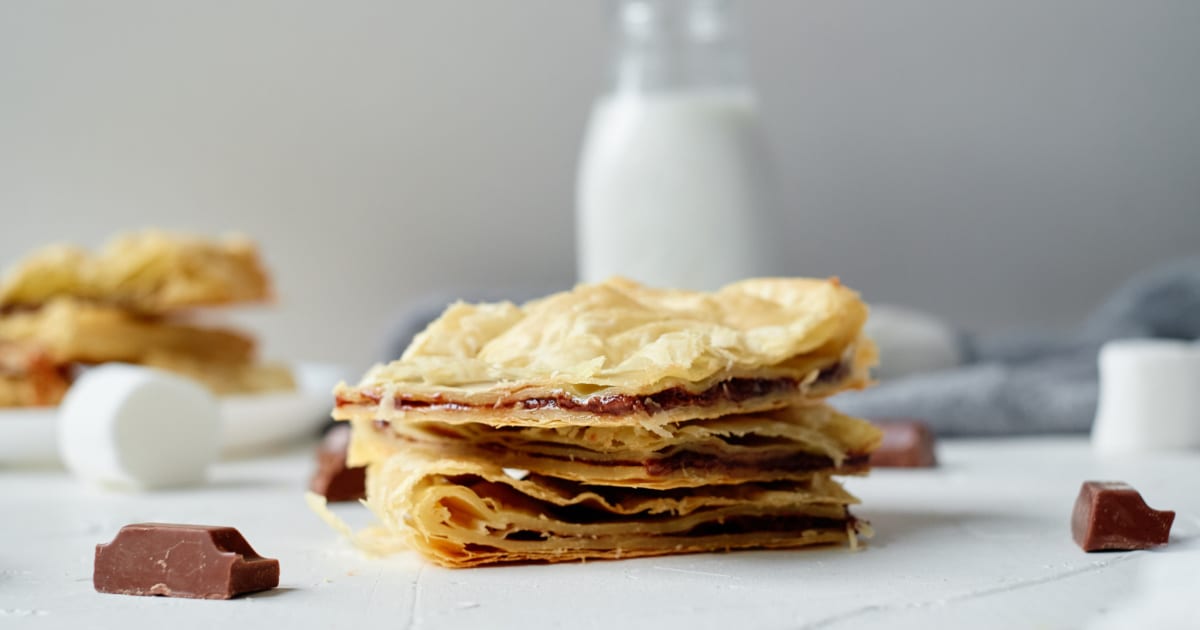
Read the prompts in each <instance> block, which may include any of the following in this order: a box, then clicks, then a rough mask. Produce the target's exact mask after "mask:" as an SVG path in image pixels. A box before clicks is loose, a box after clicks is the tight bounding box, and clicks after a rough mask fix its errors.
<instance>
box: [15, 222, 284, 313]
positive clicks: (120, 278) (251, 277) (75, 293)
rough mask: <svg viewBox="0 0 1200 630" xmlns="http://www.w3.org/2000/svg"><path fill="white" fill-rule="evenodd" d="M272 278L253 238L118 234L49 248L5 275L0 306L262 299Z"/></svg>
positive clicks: (158, 305) (146, 306) (173, 305)
mask: <svg viewBox="0 0 1200 630" xmlns="http://www.w3.org/2000/svg"><path fill="white" fill-rule="evenodd" d="M270 293H271V291H270V282H269V278H268V276H267V273H266V271H265V269H264V268H263V265H262V261H261V260H260V259H259V255H258V249H257V247H255V245H254V243H253V242H252V241H250V240H249V239H246V238H244V237H239V236H231V237H226V238H222V239H210V238H203V237H198V236H189V235H183V234H174V233H169V232H163V231H159V230H145V231H141V232H133V233H129V234H124V235H121V236H118V237H116V238H114V239H113V240H111V241H110V242H109V243H108V244H107V245H106V246H105V247H104V248H102V249H101V250H99V251H98V252H96V253H91V252H88V251H87V250H84V249H82V248H80V247H76V246H73V245H49V246H47V247H44V248H42V249H39V250H36V251H34V252H33V253H32V254H30V255H29V256H27V257H26V258H25V259H23V260H21V261H19V262H18V263H17V264H16V265H15V266H14V267H13V268H12V269H10V270H9V271H8V272H7V273H6V274H5V275H4V277H3V278H2V279H0V306H40V305H42V304H45V303H46V302H49V301H50V300H52V299H54V298H58V297H72V298H82V299H86V300H91V301H96V302H102V303H107V304H113V305H116V306H120V307H123V308H129V309H133V310H137V311H141V312H146V313H161V312H166V311H171V310H175V309H181V308H188V307H194V306H214V305H223V304H231V303H235V302H250V301H261V300H265V299H267V298H269V297H270Z"/></svg>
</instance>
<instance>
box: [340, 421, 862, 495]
mask: <svg viewBox="0 0 1200 630" xmlns="http://www.w3.org/2000/svg"><path fill="white" fill-rule="evenodd" d="M354 424H355V426H354V432H355V436H356V439H355V440H354V442H353V446H352V448H351V453H350V459H351V463H352V465H359V464H367V463H371V462H373V461H379V460H382V459H386V458H387V457H389V456H391V455H393V454H401V453H412V452H420V453H421V454H422V455H424V456H426V457H428V458H438V457H445V458H450V459H469V460H482V461H489V462H491V463H494V464H496V465H498V466H502V467H505V468H517V469H523V470H529V471H534V472H536V473H538V474H542V475H548V476H552V477H557V478H560V479H568V480H572V481H579V482H587V483H593V484H604V485H611V486H633V487H638V488H655V489H671V488H684V487H699V486H705V485H713V484H717V485H722V484H732V483H743V482H769V481H780V480H792V481H802V480H805V479H810V478H812V477H813V476H814V475H829V474H839V475H846V474H859V473H862V472H865V471H866V469H867V457H868V454H869V453H870V452H871V451H872V450H874V449H875V447H876V446H878V444H879V441H880V439H881V433H880V431H879V430H878V429H876V428H875V427H874V426H872V425H871V424H870V423H868V422H866V421H864V420H859V419H857V418H851V417H849V416H845V415H842V414H840V413H838V412H836V411H834V410H833V409H832V408H830V407H828V406H826V405H816V406H812V407H790V408H786V409H781V410H776V411H769V412H764V413H761V414H749V415H735V416H725V417H722V418H714V419H707V420H695V421H692V422H685V423H681V424H676V425H672V426H671V427H670V429H671V433H670V435H667V436H663V435H660V434H658V433H655V432H653V431H649V430H646V429H643V428H641V427H629V426H615V427H614V426H593V427H579V426H572V427H557V428H533V427H511V426H509V427H492V426H489V425H486V424H481V423H466V424H444V423H437V422H416V423H412V422H400V423H395V424H392V423H388V422H385V421H375V422H367V421H356V422H355V423H354Z"/></svg>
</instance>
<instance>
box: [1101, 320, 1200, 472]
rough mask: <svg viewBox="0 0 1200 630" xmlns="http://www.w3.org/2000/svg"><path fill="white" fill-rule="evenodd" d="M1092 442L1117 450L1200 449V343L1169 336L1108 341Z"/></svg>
mask: <svg viewBox="0 0 1200 630" xmlns="http://www.w3.org/2000/svg"><path fill="white" fill-rule="evenodd" d="M1092 446H1093V447H1094V448H1095V449H1096V450H1097V451H1099V452H1102V453H1114V454H1115V453H1136V452H1146V451H1155V450H1164V449H1187V448H1200V347H1197V346H1196V345H1195V344H1192V343H1188V342H1183V341H1171V340H1164V339H1124V340H1119V341H1112V342H1109V343H1107V344H1105V345H1104V347H1103V348H1101V349H1100V400H1099V404H1098V406H1097V409H1096V421H1095V423H1094V424H1093V425H1092Z"/></svg>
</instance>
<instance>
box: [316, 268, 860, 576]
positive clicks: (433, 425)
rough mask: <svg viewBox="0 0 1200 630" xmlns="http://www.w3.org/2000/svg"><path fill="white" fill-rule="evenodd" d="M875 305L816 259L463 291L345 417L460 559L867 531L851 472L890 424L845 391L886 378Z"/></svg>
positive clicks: (423, 538) (453, 560) (374, 474)
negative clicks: (788, 274) (771, 273)
mask: <svg viewBox="0 0 1200 630" xmlns="http://www.w3.org/2000/svg"><path fill="white" fill-rule="evenodd" d="M866 317H867V308H866V306H865V305H864V304H863V302H862V301H861V300H860V299H859V297H858V295H857V294H856V293H854V292H853V291H850V290H849V289H846V288H845V287H843V286H841V285H840V284H839V283H838V282H837V281H836V280H813V279H758V280H747V281H743V282H740V283H737V284H732V285H729V286H727V287H725V288H723V289H721V290H719V291H717V292H714V293H695V292H686V291H672V290H657V289H650V288H647V287H643V286H641V285H638V284H636V283H634V282H631V281H628V280H623V279H613V280H610V281H608V282H605V283H601V284H592V285H580V286H579V287H576V288H575V289H574V290H572V291H569V292H566V293H560V294H556V295H552V296H549V297H546V298H543V299H540V300H536V301H533V302H530V303H527V304H525V305H523V306H517V305H514V304H512V303H498V304H478V305H469V304H462V303H459V304H455V305H453V306H451V307H450V308H449V309H448V310H446V311H445V313H444V314H443V315H442V316H441V317H440V318H439V319H437V320H436V321H435V322H433V323H432V324H430V326H429V327H428V328H427V329H426V330H425V331H424V332H422V333H421V334H420V335H418V336H417V337H416V339H414V341H413V343H412V345H411V346H410V347H409V348H408V349H407V351H406V352H405V353H404V355H403V356H402V357H401V358H400V359H399V360H397V361H395V362H393V363H391V364H388V365H380V366H376V367H375V368H373V369H372V370H371V371H370V372H368V373H367V375H366V376H365V377H364V378H363V380H362V382H361V383H359V384H358V385H357V386H348V385H344V384H343V385H341V386H339V387H338V389H337V392H336V395H337V406H336V409H335V411H334V417H335V418H337V419H340V420H348V421H350V422H351V423H352V424H353V437H352V441H351V445H350V452H349V458H350V461H349V463H350V465H366V466H367V504H368V505H369V506H370V508H371V509H372V510H373V511H374V512H375V514H376V515H377V516H378V517H379V518H380V519H381V521H382V523H383V526H384V527H385V529H386V530H388V531H389V533H393V534H398V535H400V536H401V537H402V538H403V539H404V541H405V542H406V543H407V544H408V545H409V546H411V547H412V548H415V549H416V550H417V551H419V552H421V553H422V554H424V555H425V556H427V557H428V558H429V559H431V560H433V561H434V562H437V563H439V564H442V565H445V566H449V567H471V566H478V565H485V564H492V563H506V562H522V561H533V562H562V561H571V560H585V559H593V558H594V559H615V558H630V557H637V556H652V555H661V554H672V553H688V552H702V551H717V550H721V551H725V550H733V549H745V548H790V547H803V546H808V545H818V544H832V543H842V544H849V545H851V546H853V545H854V544H855V542H856V536H857V535H858V534H860V533H863V532H864V531H866V525H865V523H863V522H861V521H858V520H856V519H855V518H854V516H852V515H851V514H850V512H849V510H848V506H849V505H851V504H854V503H856V502H857V500H856V499H855V498H854V497H853V496H852V495H850V494H849V493H848V492H846V491H845V490H844V489H843V488H842V486H841V485H840V484H839V483H838V482H837V481H836V480H835V479H834V478H833V476H834V475H848V474H863V473H865V472H866V471H867V457H868V455H869V453H870V451H871V450H872V449H874V448H875V446H877V445H878V443H879V440H880V433H879V431H878V430H877V429H875V428H874V427H873V426H871V425H870V424H869V423H867V422H865V421H862V420H859V419H855V418H850V417H847V416H844V415H841V414H839V413H838V412H837V411H835V410H833V409H832V408H831V407H829V406H828V405H826V404H825V403H824V400H825V398H827V397H828V396H831V395H833V394H835V393H837V392H839V391H843V390H846V389H852V388H861V387H863V386H865V385H866V384H867V380H868V374H867V371H868V368H869V367H870V366H871V365H872V364H873V363H874V362H875V349H874V346H873V345H872V344H871V342H870V341H869V340H867V339H866V338H864V337H862V336H861V331H862V326H863V323H864V322H865V320H866Z"/></svg>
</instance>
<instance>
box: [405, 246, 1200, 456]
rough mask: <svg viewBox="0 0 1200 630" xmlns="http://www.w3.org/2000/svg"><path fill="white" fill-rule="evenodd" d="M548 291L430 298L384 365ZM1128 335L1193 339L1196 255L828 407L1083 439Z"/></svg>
mask: <svg viewBox="0 0 1200 630" xmlns="http://www.w3.org/2000/svg"><path fill="white" fill-rule="evenodd" d="M554 290H557V289H554V288H551V289H538V288H532V287H525V288H521V289H510V290H500V289H490V290H473V291H460V292H455V293H453V294H451V293H449V292H448V293H444V294H439V295H431V296H429V297H428V298H426V299H424V300H421V301H420V302H418V303H417V304H414V305H413V306H412V307H411V308H409V309H407V310H406V311H405V312H404V313H402V314H401V316H400V317H399V318H398V323H397V326H396V328H395V329H394V334H393V335H392V336H391V338H390V340H389V343H388V344H387V345H386V347H385V349H384V350H385V352H384V357H383V359H384V360H388V359H392V358H395V357H398V356H400V354H401V353H402V352H403V351H404V348H405V347H407V346H408V343H409V342H410V341H411V340H412V337H413V336H414V335H415V334H417V333H418V332H420V331H421V330H422V329H423V328H424V327H425V326H426V325H427V324H428V323H429V322H430V321H432V320H433V319H434V318H436V317H437V316H438V315H439V314H440V313H441V312H442V310H443V309H444V308H445V307H446V305H447V304H449V303H450V302H452V301H453V300H454V299H456V297H461V298H463V299H468V300H470V301H481V300H483V301H493V300H503V299H509V300H513V301H515V302H522V301H525V300H527V299H531V298H534V297H537V296H540V295H545V294H547V293H549V292H551V291H554ZM452 296H454V297H452ZM1131 337H1143V338H1144V337H1159V338H1170V339H1195V338H1197V337H1200V257H1195V258H1188V259H1185V260H1181V261H1177V262H1175V263H1171V264H1169V265H1165V266H1163V267H1160V268H1157V269H1154V270H1152V271H1150V272H1148V273H1145V274H1142V275H1140V276H1138V277H1136V278H1134V279H1132V280H1130V281H1129V282H1128V283H1126V284H1125V285H1124V286H1122V287H1120V288H1119V289H1117V290H1116V291H1115V292H1114V293H1113V294H1112V295H1111V296H1110V297H1109V299H1108V300H1106V301H1105V302H1104V303H1103V304H1102V305H1101V306H1100V307H1099V308H1097V309H1096V311H1095V312H1094V313H1093V314H1092V315H1091V316H1090V317H1088V318H1087V320H1086V321H1084V322H1083V323H1082V324H1081V325H1080V326H1079V327H1078V329H1077V330H1073V331H1068V332H1065V333H1063V332H1054V331H1019V332H1015V333H1006V334H987V335H974V334H969V333H965V332H964V333H959V334H958V339H959V342H958V343H959V345H960V346H961V348H960V352H959V353H958V354H959V356H960V357H961V360H962V364H961V365H958V366H956V367H954V368H952V369H945V370H941V371H937V372H928V373H923V374H916V375H910V376H905V377H901V378H895V379H890V380H887V381H885V382H883V383H880V384H879V385H877V386H876V387H873V388H871V389H868V390H866V391H862V392H850V393H846V394H842V395H840V396H837V397H836V398H835V399H834V401H833V403H834V404H835V405H836V406H837V407H838V408H839V409H841V410H842V411H844V412H846V413H849V414H852V415H858V416H862V417H866V418H874V419H882V418H918V419H922V420H925V421H927V422H929V423H930V425H932V426H933V428H934V430H936V431H937V432H938V433H939V434H942V435H1012V434H1034V433H1066V432H1079V431H1087V430H1088V429H1089V428H1090V427H1091V425H1092V419H1093V418H1094V417H1095V413H1096V400H1097V394H1098V374H1097V366H1096V354H1097V352H1098V350H1099V349H1100V346H1102V345H1103V344H1104V343H1105V342H1108V341H1111V340H1113V339H1124V338H1131ZM883 361H885V362H886V361H887V357H886V356H884V357H883Z"/></svg>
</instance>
